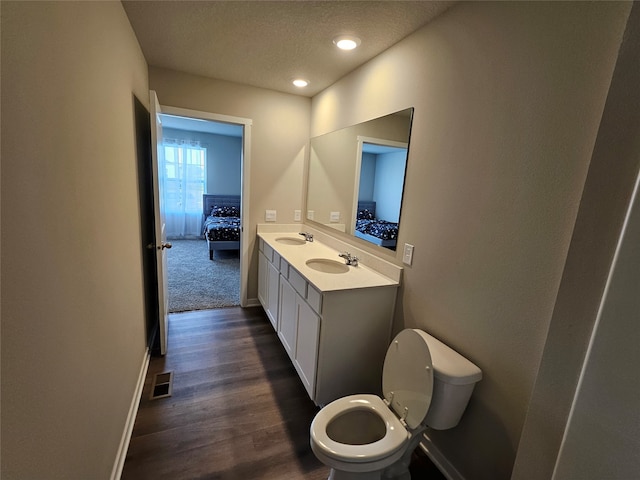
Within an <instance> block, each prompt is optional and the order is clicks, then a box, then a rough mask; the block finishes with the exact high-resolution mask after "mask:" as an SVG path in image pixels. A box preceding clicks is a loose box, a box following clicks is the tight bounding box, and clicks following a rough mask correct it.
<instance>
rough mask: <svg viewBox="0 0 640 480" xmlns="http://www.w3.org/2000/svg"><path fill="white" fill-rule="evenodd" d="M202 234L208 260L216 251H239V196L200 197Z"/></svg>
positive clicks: (207, 195) (209, 195)
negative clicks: (207, 247) (207, 252)
mask: <svg viewBox="0 0 640 480" xmlns="http://www.w3.org/2000/svg"><path fill="white" fill-rule="evenodd" d="M202 217H203V226H202V234H203V236H204V238H205V239H206V240H207V245H208V246H209V259H210V260H213V259H214V254H215V251H216V250H239V249H240V229H241V222H240V195H212V194H207V193H205V194H204V195H203V196H202Z"/></svg>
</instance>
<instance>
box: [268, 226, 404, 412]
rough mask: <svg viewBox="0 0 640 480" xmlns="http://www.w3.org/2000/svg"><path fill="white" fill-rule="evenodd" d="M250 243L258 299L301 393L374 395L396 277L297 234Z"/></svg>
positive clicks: (319, 399) (322, 400)
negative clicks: (255, 254)
mask: <svg viewBox="0 0 640 480" xmlns="http://www.w3.org/2000/svg"><path fill="white" fill-rule="evenodd" d="M258 242H259V261H258V272H259V277H258V298H259V300H260V303H261V304H262V306H263V307H264V309H265V312H266V314H267V316H268V317H269V320H270V322H271V324H272V325H273V328H274V330H275V331H276V332H277V334H278V337H279V338H280V341H281V342H282V345H283V346H284V348H285V350H286V351H287V353H288V354H289V357H290V358H291V361H292V362H293V365H294V367H295V369H296V371H297V372H298V375H299V376H300V379H301V380H302V383H303V384H304V386H305V388H306V389H307V392H308V394H309V397H310V398H311V399H312V400H313V401H314V402H315V403H316V404H317V405H326V404H327V403H329V402H331V401H333V400H335V399H337V398H339V397H343V396H345V395H350V394H354V393H376V394H378V393H379V392H380V391H381V384H380V382H381V380H380V379H381V378H382V377H381V375H382V366H383V363H384V357H385V354H386V350H387V347H388V346H389V341H390V336H391V325H392V319H393V310H394V306H395V300H396V294H397V288H398V286H399V274H398V276H397V277H396V278H395V279H394V278H390V277H388V276H385V275H383V274H381V273H379V272H378V271H376V270H373V269H372V268H369V267H368V266H365V265H363V264H362V262H360V264H359V265H357V266H350V265H345V262H344V260H342V259H341V258H339V257H338V253H339V251H338V250H335V249H333V248H330V247H329V246H327V245H325V244H323V243H321V242H318V241H314V242H308V241H305V240H304V238H303V237H302V236H299V235H298V234H297V232H289V233H286V232H285V233H282V232H279V233H265V232H260V230H258ZM395 268H397V269H400V267H395ZM400 270H401V269H400ZM392 276H393V275H392Z"/></svg>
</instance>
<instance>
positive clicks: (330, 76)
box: [122, 0, 455, 97]
mask: <svg viewBox="0 0 640 480" xmlns="http://www.w3.org/2000/svg"><path fill="white" fill-rule="evenodd" d="M453 3H455V2H451V1H377V2H372V1H364V0H363V1H337V0H336V1H306V0H298V1H243V0H236V1H219V0H209V1H183V0H176V1H166V0H163V1H146V0H143V1H129V0H123V2H122V4H123V5H124V9H125V11H126V13H127V16H128V17H129V21H130V22H131V25H132V27H133V30H134V31H135V33H136V36H137V37H138V41H139V42H140V45H141V47H142V51H143V52H144V55H145V58H146V59H147V62H148V63H149V65H152V66H157V67H164V68H168V69H172V70H178V71H182V72H187V73H192V74H196V75H202V76H205V77H211V78H218V79H221V80H228V81H232V82H237V83H243V84H247V85H253V86H257V87H263V88H269V89H272V90H278V91H281V92H287V93H293V94H297V95H305V96H309V97H311V96H313V95H315V94H316V93H318V92H320V91H321V90H323V89H325V88H326V87H328V86H329V85H331V84H333V83H334V82H336V81H337V80H339V79H340V78H341V77H343V76H344V75H346V74H347V73H349V72H351V71H353V70H355V69H356V68H357V67H358V66H360V65H362V64H363V63H365V62H366V61H368V60H369V59H371V58H373V57H375V56H376V55H378V54H379V53H380V52H382V51H384V50H386V49H387V48H389V47H390V46H392V45H393V44H395V43H397V42H399V41H400V40H402V39H403V38H405V37H406V36H408V35H409V34H411V33H412V32H414V31H415V30H417V29H419V28H420V27H422V26H423V25H425V24H426V23H428V22H429V21H431V20H432V19H433V18H435V17H436V16H437V15H439V14H440V13H442V12H443V11H444V10H446V9H447V8H449V7H450V6H451V5H452V4H453ZM340 34H353V35H356V36H358V37H359V38H360V39H361V40H362V43H361V45H360V47H359V48H358V49H356V50H354V51H350V52H343V51H340V50H338V49H337V48H336V47H335V46H334V45H333V43H332V40H333V38H334V37H336V36H337V35H340ZM298 76H301V77H304V78H306V79H308V80H309V81H310V84H309V86H308V87H306V88H305V89H303V90H301V89H298V88H296V87H294V86H293V85H291V80H292V79H293V78H294V77H298Z"/></svg>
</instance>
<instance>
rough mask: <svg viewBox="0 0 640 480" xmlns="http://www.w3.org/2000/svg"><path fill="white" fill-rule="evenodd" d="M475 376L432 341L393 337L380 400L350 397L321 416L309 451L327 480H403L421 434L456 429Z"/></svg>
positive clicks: (415, 334)
mask: <svg viewBox="0 0 640 480" xmlns="http://www.w3.org/2000/svg"><path fill="white" fill-rule="evenodd" d="M481 378H482V372H481V370H480V369H479V368H478V367H477V366H475V365H474V364H473V363H471V362H470V361H469V360H467V359H466V358H464V357H462V356H461V355H460V354H458V353H457V352H455V351H454V350H452V349H451V348H449V347H447V346H446V345H444V344H443V343H442V342H440V341H439V340H437V339H435V338H434V337H432V336H431V335H429V334H427V333H425V332H423V331H422V330H417V329H406V330H403V331H402V332H400V333H399V334H398V335H397V336H396V337H395V338H394V340H393V341H392V342H391V345H390V346H389V349H388V350H387V355H386V357H385V361H384V369H383V374H382V390H383V393H384V399H382V398H380V397H378V396H376V395H370V394H359V395H349V396H347V397H343V398H339V399H337V400H334V401H333V402H331V403H329V404H328V405H326V406H325V407H324V408H322V409H321V410H320V411H319V412H318V414H317V415H316V416H315V418H314V419H313V422H312V424H311V439H310V443H311V449H312V450H313V453H314V454H315V455H316V457H317V458H318V460H320V461H321V462H322V463H324V464H325V465H327V466H329V467H331V473H330V475H329V479H330V480H377V479H385V480H387V479H389V480H391V479H396V480H400V479H402V480H404V479H410V478H411V477H410V475H409V462H410V460H411V454H412V452H413V450H415V448H416V447H417V445H418V444H419V443H420V440H421V439H422V433H423V432H424V431H425V430H426V428H427V427H430V428H435V429H438V430H444V429H448V428H453V427H454V426H456V425H457V424H458V422H459V421H460V418H461V416H462V414H463V412H464V409H465V408H466V406H467V403H468V401H469V398H470V397H471V393H472V391H473V388H474V386H475V384H476V383H477V382H478V381H479V380H480V379H481Z"/></svg>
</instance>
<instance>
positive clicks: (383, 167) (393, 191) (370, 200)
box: [352, 136, 408, 250]
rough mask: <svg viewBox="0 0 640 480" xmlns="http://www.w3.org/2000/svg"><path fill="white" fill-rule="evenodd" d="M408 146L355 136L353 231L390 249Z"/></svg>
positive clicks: (394, 231)
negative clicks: (356, 144)
mask: <svg viewBox="0 0 640 480" xmlns="http://www.w3.org/2000/svg"><path fill="white" fill-rule="evenodd" d="M407 149H408V145H407V144H406V143H402V142H395V141H390V140H384V139H378V138H370V137H362V136H359V137H358V154H357V155H358V158H357V163H358V164H359V168H358V170H356V171H359V172H360V175H359V176H356V185H355V188H354V193H355V195H354V209H353V211H354V212H356V218H355V221H354V227H353V230H354V231H353V232H352V233H353V235H355V236H356V237H359V238H362V239H363V240H367V241H368V242H371V243H373V244H375V245H379V246H382V247H385V248H388V249H391V250H395V249H396V243H397V238H398V224H399V222H400V208H401V205H402V192H403V187H404V177H405V171H406V166H407Z"/></svg>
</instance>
